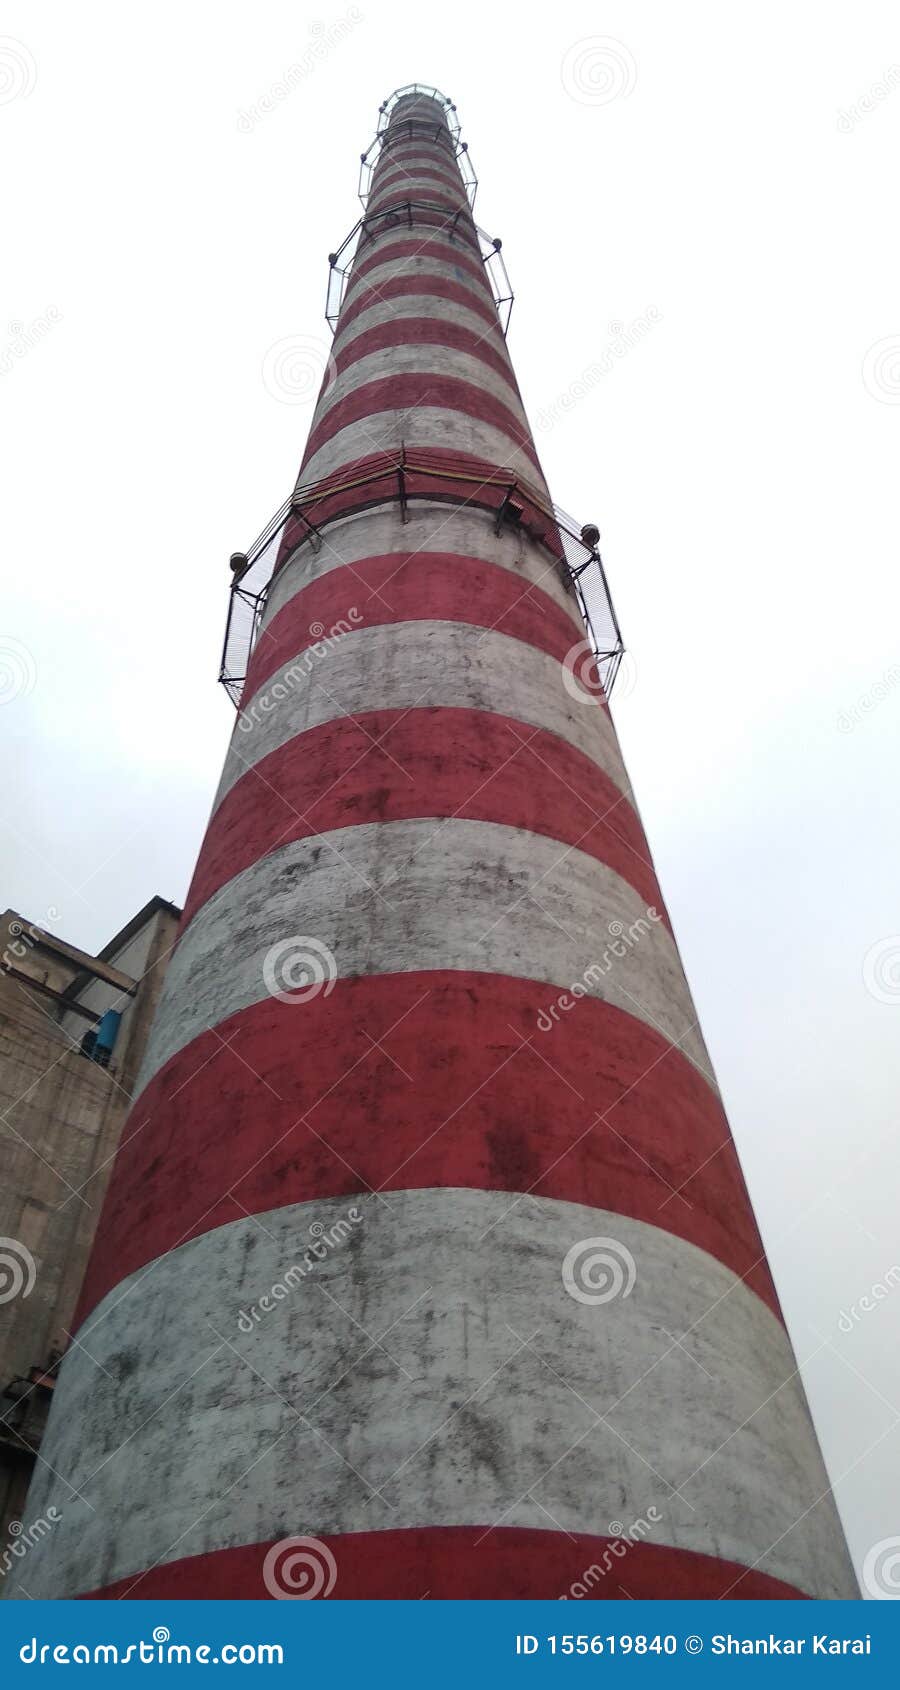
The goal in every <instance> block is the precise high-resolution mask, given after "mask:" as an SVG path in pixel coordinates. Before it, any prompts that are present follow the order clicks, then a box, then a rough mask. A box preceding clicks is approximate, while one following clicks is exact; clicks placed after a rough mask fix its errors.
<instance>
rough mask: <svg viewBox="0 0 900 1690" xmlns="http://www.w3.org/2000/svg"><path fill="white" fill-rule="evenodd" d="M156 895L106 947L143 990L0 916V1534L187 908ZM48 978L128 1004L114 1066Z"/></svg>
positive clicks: (18, 1493) (15, 1504) (34, 1442)
mask: <svg viewBox="0 0 900 1690" xmlns="http://www.w3.org/2000/svg"><path fill="white" fill-rule="evenodd" d="M155 906H156V907H153V908H152V910H151V913H150V914H149V915H148V917H147V919H146V921H145V922H144V923H143V924H142V925H141V926H140V927H139V930H138V932H137V933H135V934H134V935H133V936H132V937H131V938H130V939H129V940H128V941H127V943H126V944H124V945H122V946H118V947H116V946H113V947H111V949H110V952H109V955H108V956H107V958H106V960H107V961H108V962H111V963H113V964H114V965H115V966H117V967H118V968H120V969H121V970H122V971H123V972H126V973H131V974H133V976H134V977H135V978H136V979H138V980H139V982H140V984H139V987H138V991H137V995H136V997H135V998H134V999H130V998H123V997H122V994H121V993H120V992H118V991H117V990H116V988H115V987H113V986H111V985H109V984H107V983H105V982H103V981H99V980H94V981H88V983H87V984H86V985H85V986H84V987H83V989H80V988H79V982H80V980H81V979H83V978H85V977H84V976H82V975H81V974H80V972H79V970H78V969H77V967H76V966H75V965H74V964H73V963H72V962H70V961H67V960H66V959H65V958H63V957H60V956H58V955H56V954H54V952H53V951H51V950H50V949H49V948H48V947H47V946H45V945H43V944H41V943H40V942H39V941H35V940H34V939H33V937H32V935H33V934H34V933H37V932H38V931H39V930H38V929H36V928H34V927H32V926H30V925H29V923H27V921H25V920H23V918H21V917H19V916H17V915H16V913H15V912H14V911H7V912H6V915H5V916H4V917H3V918H2V921H0V953H2V958H3V966H0V1114H2V1119H0V1238H2V1240H3V1241H4V1242H3V1243H2V1244H0V1303H2V1306H0V1390H3V1391H7V1392H8V1391H9V1390H10V1389H12V1391H13V1394H12V1395H9V1394H7V1395H6V1396H5V1397H2V1398H0V1544H2V1543H4V1542H5V1541H6V1537H7V1531H8V1526H9V1523H10V1522H11V1521H13V1520H20V1519H22V1517H23V1510H24V1506H25V1503H24V1498H25V1493H26V1490H27V1486H28V1482H29V1480H30V1476H31V1470H32V1467H33V1465H34V1451H35V1450H36V1449H37V1447H38V1446H39V1443H40V1440H41V1436H42V1433H43V1428H44V1422H45V1420H46V1415H47V1409H48V1404H49V1399H50V1395H51V1393H52V1390H53V1389H54V1387H55V1373H54V1371H52V1363H53V1360H54V1358H55V1357H58V1356H59V1355H61V1354H63V1353H64V1352H65V1350H66V1349H67V1347H68V1345H69V1342H70V1335H71V1330H72V1324H73V1315H74V1309H75V1304H76V1300H77V1297H78V1293H79V1289H80V1286H81V1281H82V1279H83V1276H84V1268H85V1263H86V1260H87V1256H88V1252H89V1249H90V1246H91V1242H92V1240H93V1235H94V1231H95V1229H96V1225H97V1221H98V1218H99V1214H100V1209H101V1207H102V1203H103V1197H104V1193H105V1190H106V1186H107V1182H108V1180H109V1175H110V1171H111V1167H112V1160H113V1156H114V1153H115V1149H116V1145H117V1143H118V1139H119V1134H120V1132H121V1127H122V1122H123V1120H124V1118H125V1116H126V1114H127V1111H128V1107H129V1105H130V1101H131V1090H132V1087H133V1081H134V1068H135V1067H136V1065H137V1063H138V1062H139V1060H140V1056H141V1053H142V1049H143V1045H144V1043H145V1041H146V1033H147V1028H148V1025H149V1021H150V1019H151V1018H152V1015H153V1011H154V1007H155V1003H156V1000H157V997H158V995H159V989H160V986H161V983H162V979H163V977H164V973H165V966H166V963H167V952H168V948H169V947H170V946H171V944H172V942H173V940H174V934H175V930H176V927H177V914H178V912H177V911H175V910H174V909H173V908H172V906H170V905H163V904H162V902H161V901H160V900H156V901H155ZM154 964H155V966H154ZM11 968H15V969H16V970H17V971H18V974H24V975H27V976H28V980H22V979H19V978H17V977H16V976H14V975H13V974H12V973H11V971H10V970H11ZM29 980H30V981H33V982H34V983H35V984H34V985H33V986H32V985H30V984H29ZM39 983H43V984H46V985H49V986H50V987H52V988H53V989H54V990H55V991H57V992H61V993H62V992H66V991H67V990H68V991H71V990H72V988H73V987H74V995H75V996H76V997H77V1001H79V1002H82V1003H84V1004H85V1005H86V1006H87V1007H89V1008H91V1009H93V1010H94V1011H95V1012H96V1013H97V1014H102V1013H103V1011H104V1010H105V1009H107V1008H109V1007H112V1006H114V1005H118V1004H121V1005H122V1006H123V1009H124V1013H123V1020H122V1029H121V1034H120V1040H119V1042H118V1043H117V1046H116V1049H115V1052H114V1055H113V1060H112V1063H111V1065H110V1067H109V1068H108V1069H104V1068H102V1067H101V1066H100V1065H99V1064H98V1063H95V1062H90V1061H87V1060H86V1059H85V1058H84V1057H83V1056H82V1055H81V1054H80V1051H79V1048H78V1046H79V1044H80V1040H81V1038H82V1035H83V1034H84V1032H85V1031H86V1030H87V1029H88V1028H89V1027H90V1026H91V1022H90V1021H88V1020H87V1019H85V1018H83V1017H80V1016H78V1015H76V1014H74V1013H72V1012H68V1013H67V1012H66V1011H65V1010H64V1009H63V1008H62V1006H61V1005H60V1004H58V1003H57V1002H55V1001H54V1000H53V999H51V998H49V997H47V996H44V995H42V994H41V992H40V991H39V990H37V989H36V987H37V985H38V984H39ZM3 1263H5V1264H6V1265H5V1268H4V1267H3ZM48 1370H49V1371H48ZM33 1372H35V1373H37V1374H38V1375H39V1376H40V1377H39V1381H36V1380H35V1379H33V1378H32V1377H31V1376H32V1373H33ZM16 1382H18V1383H16Z"/></svg>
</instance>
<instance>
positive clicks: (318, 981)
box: [25, 85, 856, 1599]
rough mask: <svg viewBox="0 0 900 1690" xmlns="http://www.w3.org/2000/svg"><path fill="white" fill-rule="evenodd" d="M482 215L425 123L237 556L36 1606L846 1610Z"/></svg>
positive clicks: (358, 256) (397, 173)
mask: <svg viewBox="0 0 900 1690" xmlns="http://www.w3.org/2000/svg"><path fill="white" fill-rule="evenodd" d="M474 188H475V177H474V170H473V168H472V164H471V161H470V159H469V155H468V153H467V151H466V150H465V147H464V143H463V142H462V141H461V138H460V132H459V124H458V120H457V116H456V110H455V107H454V106H453V105H452V103H451V102H449V101H448V100H447V99H445V98H444V97H443V96H442V95H441V94H439V93H438V92H437V90H435V89H423V88H421V87H419V86H418V85H416V86H413V87H410V88H404V89H401V90H399V91H398V92H397V93H396V94H394V95H393V96H392V97H391V98H390V100H388V101H387V102H386V103H385V105H384V107H383V108H382V111H381V113H380V117H379V127H378V134H377V137H376V139H375V141H374V143H373V145H372V146H371V147H370V148H369V149H368V150H367V152H366V154H365V155H364V162H363V180H362V193H363V200H364V214H363V217H362V219H361V221H360V222H359V224H358V225H357V227H356V229H355V230H354V231H353V235H352V237H351V238H350V239H349V240H348V242H345V243H344V246H343V247H341V248H340V249H339V250H338V251H336V252H335V253H333V254H332V264H331V285H330V289H329V305H328V316H329V318H330V320H331V321H332V324H333V326H334V327H335V329H336V333H335V337H334V345H333V351H332V353H331V356H330V358H329V361H328V367H327V370H326V374H325V379H324V382H323V385H322V390H321V393H320V396H319V399H318V403H317V406H316V410H315V415H314V418H313V422H312V428H311V431H310V435H309V440H308V442H307V446H306V452H305V456H304V459H303V464H302V468H301V471H300V476H299V480H298V483H297V487H296V489H295V491H294V493H293V494H292V496H291V498H290V499H289V500H288V502H287V503H286V505H285V507H284V509H283V510H282V511H281V512H279V513H278V516H277V518H276V519H275V520H274V521H273V523H272V524H270V525H269V528H268V529H267V530H266V532H265V533H264V535H263V536H262V537H261V540H260V542H258V544H257V546H256V547H254V548H251V549H250V551H249V552H247V553H238V554H236V555H235V558H234V559H233V560H232V565H233V574H234V582H233V587H232V601H231V603H232V609H231V617H230V622H229V646H228V655H227V659H226V665H225V678H226V679H227V680H228V681H229V683H230V685H231V687H232V690H236V689H237V688H238V686H240V711H239V714H238V717H237V721H236V725H235V731H234V735H233V739H232V742H231V747H230V750H229V752H228V756H227V760H226V764H225V770H224V773H223V776H222V780H221V784H220V786H219V790H218V793H217V796H216V801H215V807H214V810H213V814H212V818H211V820H210V823H209V827H208V830H207V833H206V837H205V839H204V842H203V846H202V849H201V852H200V859H199V862H198V865H197V870H196V873H195V876H194V880H193V884H192V886H191V890H190V895H189V899H188V903H187V908H186V910H185V915H184V920H183V923H182V927H181V929H180V935H179V939H178V943H177V947H176V949H175V952H174V955H173V957H172V961H171V964H170V967H169V970H168V975H167V978H166V983H165V988H164V991H163V994H162V999H161V1003H160V1007H159V1010H158V1013H157V1017H156V1021H155V1025H154V1031H153V1034H152V1036H151V1040H150V1046H149V1049H148V1053H147V1056H146V1060H145V1063H144V1066H143V1069H142V1072H141V1074H140V1077H139V1080H138V1084H137V1088H136V1093H135V1098H134V1106H133V1110H132V1113H131V1116H130V1118H129V1121H128V1123H127V1124H126V1127H125V1130H124V1134H123V1139H122V1145H121V1148H120V1150H119V1154H118V1157H117V1161H116V1166H115V1170H114V1173H113V1177H112V1181H111V1185H110V1189H109V1195H108V1198H107V1201H106V1206H105V1209H104V1211H103V1215H102V1219H101V1222H100V1227H99V1231H98V1235H97V1241H96V1246H95V1249H94V1253H93V1257H92V1260H91V1263H90V1267H89V1271H88V1275H87V1280H86V1284H85V1287H84V1295H83V1304H82V1309H81V1316H80V1324H79V1326H78V1328H77V1330H76V1335H75V1340H74V1343H73V1345H72V1347H71V1348H70V1350H69V1353H68V1355H67V1356H66V1358H65V1360H64V1362H63V1364H62V1368H61V1377H60V1382H59V1385H58V1388H57V1393H56V1399H57V1400H56V1401H55V1403H54V1407H53V1412H52V1415H51V1419H50V1425H49V1431H48V1435H47V1437H46V1440H45V1443H44V1445H43V1449H42V1464H41V1466H40V1468H39V1472H38V1477H37V1479H36V1482H35V1484H34V1487H33V1491H32V1496H31V1500H30V1513H31V1514H32V1515H34V1516H37V1515H46V1513H47V1510H48V1507H49V1506H55V1508H56V1510H57V1511H58V1514H59V1515H60V1520H59V1523H58V1524H56V1525H55V1526H54V1529H53V1531H52V1532H51V1533H49V1534H48V1535H47V1536H46V1537H45V1538H44V1540H43V1541H42V1542H41V1543H40V1544H39V1545H38V1546H37V1547H36V1548H35V1549H34V1550H33V1551H32V1552H31V1553H30V1556H29V1566H28V1577H27V1579H26V1580H25V1583H26V1584H27V1586H28V1592H29V1594H30V1595H32V1596H35V1597H70V1596H76V1595H93V1596H109V1597H122V1596H125V1597H134V1598H142V1597H158V1596H161V1597H188V1596H212V1597H265V1596H267V1595H269V1596H274V1597H278V1598H282V1597H287V1598H294V1597H307V1596H312V1597H316V1596H319V1597H334V1598H356V1597H375V1598H382V1597H388V1598H391V1597H422V1596H428V1597H431V1598H449V1597H469V1596H475V1597H495V1598H497V1597H577V1596H582V1595H587V1596H590V1597H591V1598H593V1599H598V1598H600V1599H602V1598H612V1599H617V1598H621V1597H622V1596H623V1595H626V1594H627V1595H629V1596H632V1597H672V1596H675V1597H711V1598H714V1597H724V1596H731V1597H742V1598H760V1597H771V1596H780V1597H792V1596H797V1595H805V1596H811V1597H819V1598H829V1597H853V1596H855V1595H856V1585H855V1581H854V1579H853V1575H852V1572H851V1569H850V1565H849V1562H848V1558H847V1553H846V1550H845V1546H844V1542H843V1538H842V1533H841V1528H840V1525H839V1522H838V1519H837V1516H836V1513H835V1508H834V1505H833V1501H832V1497H831V1493H830V1488H829V1484H828V1479H827V1476H826V1474H825V1471H824V1469H823V1465H822V1460H821V1457H820V1454H819V1450H818V1447H817V1443H816V1437H815V1433H814V1431H813V1427H812V1424H811V1421H810V1417H809V1412H808V1409H807V1405H806V1401H805V1398H804V1394H803V1389H802V1386H801V1383H800V1379H799V1375H798V1371H797V1363H796V1360H795V1358H794V1355H793V1353H792V1350H791V1345H790V1342H789V1339H788V1337H787V1335H786V1332H785V1328H784V1324H783V1320H782V1316H781V1312H780V1309H779V1305H778V1299H777V1296H776V1293H775V1290H774V1287H773V1284H772V1280H771V1277H770V1274H769V1271H768V1267H767V1265H766V1259H765V1252H764V1250H763V1247H762V1245H761V1243H760V1239H759V1235H758V1233H757V1229H756V1225H755V1223H754V1218H753V1213H752V1210H751V1207H750V1202H749V1199H748V1196H747V1192H746V1190H745V1186H744V1181H743V1178H742V1176H741V1171H740V1167H739V1164H738V1161H737V1157H736V1154H735V1150H734V1147H733V1144H732V1140H731V1136H730V1133H729V1129H728V1125H727V1122H726V1120H725V1116H724V1114H723V1111H722V1105H721V1102H720V1098H719V1093H718V1090H717V1088H716V1084H715V1080H714V1078H713V1076H712V1073H711V1071H710V1066H709V1060H708V1057H707V1054H706V1051H705V1048H704V1045H703V1041H702V1038H701V1035H700V1031H699V1029H698V1026H697V1016H696V1012H695V1010H694V1007H693V1004H692V1002H691V997H690V993H689V990H688V986H687V983H686V980H685V976H684V973H683V971H682V967H681V963H680V960H679V955H678V950H677V947H676V944H675V940H674V938H673V935H672V931H671V927H670V924H669V919H668V917H667V915H666V912H665V908H664V905H663V900H662V897H661V894H660V891H659V887H658V885H657V882H656V878H655V875H654V871H653V867H652V863H651V860H650V855H649V851H648V848H647V844H646V841H645V838H644V834H643V832H642V829H641V824H640V821H639V818H638V814H637V811H636V809H635V806H634V801H633V798H632V794H631V788H630V785H629V782H628V778H627V775H626V773H625V769H624V766H623V763H622V757H621V754H620V752H619V748H618V744H617V740H616V735H615V731H614V728H613V724H612V720H611V717H610V712H609V708H608V703H607V696H606V695H607V693H608V691H609V689H610V687H611V685H612V682H613V679H614V675H615V669H616V664H617V662H618V657H619V654H620V649H621V648H620V644H619V640H618V630H617V627H616V623H615V616H614V613H613V611H612V607H611V604H610V602H609V599H608V595H607V593H606V585H605V580H604V576H603V567H602V563H601V561H600V557H599V553H598V550H597V545H598V541H599V531H598V529H597V527H596V526H595V524H594V523H593V521H590V522H586V523H585V524H584V526H583V527H582V526H581V525H580V524H574V525H573V524H572V523H571V522H570V521H569V520H568V519H565V518H563V517H562V516H561V515H560V514H559V513H558V512H556V511H555V510H554V507H553V505H552V502H551V499H550V495H549V493H548V490H547V486H546V483H545V481H544V477H543V474H542V471H541V466H540V462H539V460H538V455H537V452H536V450H535V445H534V441H533V439H532V435H531V431H530V429H529V425H528V421H527V418H526V415H525V411H524V409H523V405H522V400H521V397H520V395H519V390H518V387H517V385H516V379H515V375H514V373H513V369H512V365H511V362H510V358H509V353H508V351H507V346H506V340H505V335H504V328H505V323H506V321H507V319H508V313H509V307H510V303H511V296H510V291H509V288H508V285H507V282H506V274H505V269H504V261H503V256H501V252H500V242H499V241H498V240H496V239H495V238H493V237H489V236H486V235H484V234H483V233H482V232H481V231H480V230H479V229H478V227H477V226H476V223H475V221H474V218H473V213H472V200H473V198H474ZM588 514H589V515H590V516H591V517H593V515H594V512H593V511H590V512H589V513H588ZM251 645H252V652H251V653H250V655H249V663H247V662H246V661H245V660H246V657H247V653H248V650H249V648H250V646H251Z"/></svg>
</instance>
